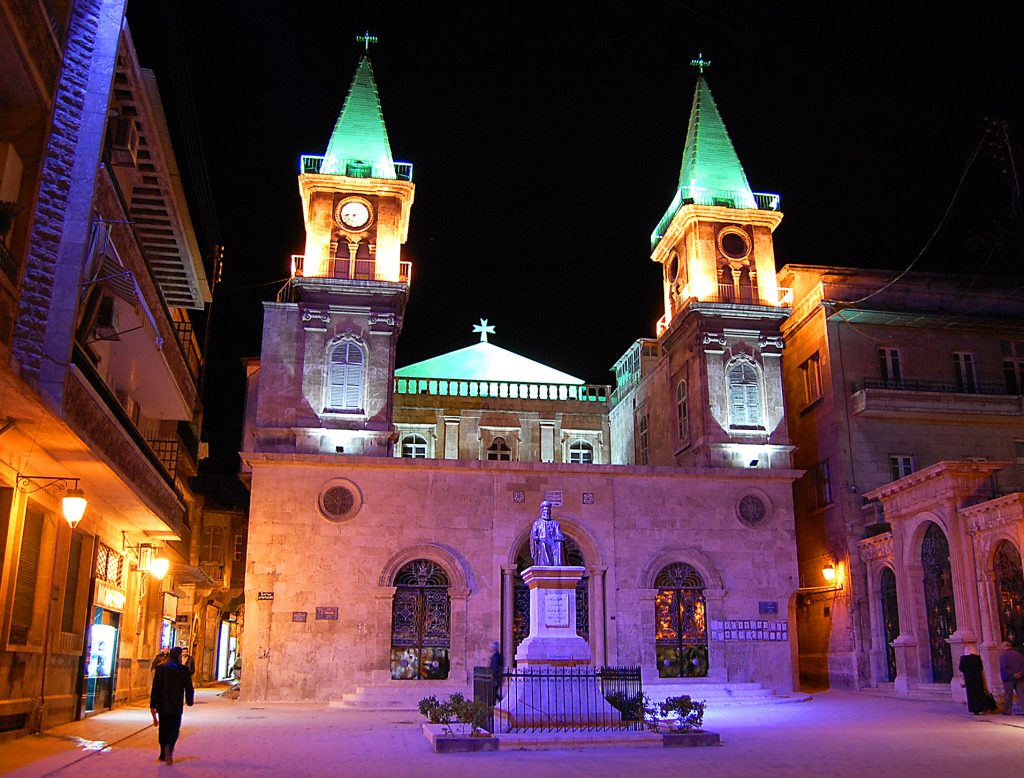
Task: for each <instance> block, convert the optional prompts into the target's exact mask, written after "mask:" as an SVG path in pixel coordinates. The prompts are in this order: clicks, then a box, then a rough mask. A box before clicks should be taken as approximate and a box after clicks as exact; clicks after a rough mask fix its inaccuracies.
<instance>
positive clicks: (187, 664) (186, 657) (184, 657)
mask: <svg viewBox="0 0 1024 778" xmlns="http://www.w3.org/2000/svg"><path fill="white" fill-rule="evenodd" d="M181 664H182V666H183V667H184V668H185V669H186V670H188V674H189V675H195V674H196V660H195V659H194V658H193V657H192V654H191V652H189V650H188V649H187V648H182V649H181Z"/></svg>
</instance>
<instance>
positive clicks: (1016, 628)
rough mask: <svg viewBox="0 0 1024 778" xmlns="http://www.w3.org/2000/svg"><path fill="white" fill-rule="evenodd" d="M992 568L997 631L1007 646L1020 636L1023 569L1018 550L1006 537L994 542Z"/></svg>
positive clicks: (1023, 628) (1023, 631)
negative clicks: (997, 622)
mask: <svg viewBox="0 0 1024 778" xmlns="http://www.w3.org/2000/svg"><path fill="white" fill-rule="evenodd" d="M992 572H993V573H994V577H995V582H996V602H997V603H998V605H999V635H1000V637H1001V638H1002V639H1003V640H1005V641H1007V642H1008V643H1009V644H1010V645H1011V646H1018V645H1020V642H1021V640H1022V639H1024V571H1022V570H1021V561H1020V552H1019V551H1018V550H1017V547H1016V546H1014V545H1013V543H1011V542H1010V541H1008V540H1003V541H1000V542H999V545H997V546H996V553H995V559H994V560H993V562H992Z"/></svg>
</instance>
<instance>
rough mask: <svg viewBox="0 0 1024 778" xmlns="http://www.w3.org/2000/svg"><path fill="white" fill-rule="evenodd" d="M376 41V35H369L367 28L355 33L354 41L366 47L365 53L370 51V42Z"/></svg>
mask: <svg viewBox="0 0 1024 778" xmlns="http://www.w3.org/2000/svg"><path fill="white" fill-rule="evenodd" d="M376 42H377V36H376V35H370V31H369V30H367V31H366V32H364V33H363V34H362V35H357V36H356V43H362V44H363V46H365V47H366V53H367V54H369V53H370V44H371V43H376Z"/></svg>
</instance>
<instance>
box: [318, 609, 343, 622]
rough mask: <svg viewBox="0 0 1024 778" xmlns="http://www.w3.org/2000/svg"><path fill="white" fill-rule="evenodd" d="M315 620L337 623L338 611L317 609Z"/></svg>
mask: <svg viewBox="0 0 1024 778" xmlns="http://www.w3.org/2000/svg"><path fill="white" fill-rule="evenodd" d="M316 620H317V621H337V620H338V609H337V608H336V607H332V608H323V607H321V608H317V609H316Z"/></svg>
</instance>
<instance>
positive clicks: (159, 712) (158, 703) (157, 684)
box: [149, 646, 195, 765]
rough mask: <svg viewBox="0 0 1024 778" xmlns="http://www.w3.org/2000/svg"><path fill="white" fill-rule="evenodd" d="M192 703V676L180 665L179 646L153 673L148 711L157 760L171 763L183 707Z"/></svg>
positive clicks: (193, 693) (193, 697)
mask: <svg viewBox="0 0 1024 778" xmlns="http://www.w3.org/2000/svg"><path fill="white" fill-rule="evenodd" d="M193 702H195V690H194V689H193V688H192V674H191V673H190V672H189V671H188V669H187V668H185V667H183V666H182V664H181V647H180V646H175V647H174V648H172V649H171V650H170V652H169V653H168V659H167V661H166V662H164V663H163V664H162V665H160V666H159V667H158V668H156V670H155V672H154V673H153V690H152V691H151V692H150V694H149V711H150V713H152V714H153V726H154V727H159V728H160V731H159V734H158V739H159V741H160V761H161V762H166V763H167V764H169V765H173V764H174V744H175V743H177V742H178V733H179V732H180V731H181V714H182V712H183V711H184V709H185V708H184V706H185V705H188V706H189V707H191V706H192V703H193Z"/></svg>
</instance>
